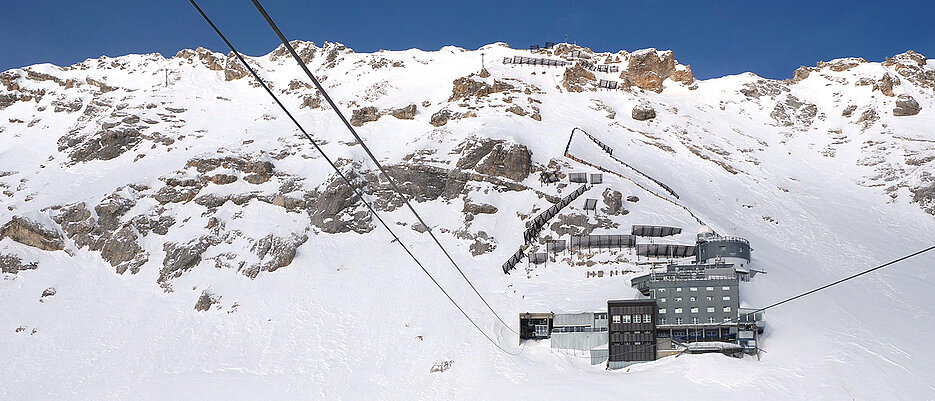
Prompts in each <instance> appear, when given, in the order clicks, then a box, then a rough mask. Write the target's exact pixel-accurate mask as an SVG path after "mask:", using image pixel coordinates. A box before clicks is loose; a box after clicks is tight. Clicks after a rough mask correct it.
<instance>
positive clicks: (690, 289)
mask: <svg viewBox="0 0 935 401" xmlns="http://www.w3.org/2000/svg"><path fill="white" fill-rule="evenodd" d="M688 290H689V291H698V287H691V288H689V289H688Z"/></svg>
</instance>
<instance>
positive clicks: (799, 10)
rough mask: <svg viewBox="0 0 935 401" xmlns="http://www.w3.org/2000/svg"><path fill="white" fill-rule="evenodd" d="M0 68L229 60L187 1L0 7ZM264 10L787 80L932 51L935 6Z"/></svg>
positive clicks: (346, 27)
mask: <svg viewBox="0 0 935 401" xmlns="http://www.w3.org/2000/svg"><path fill="white" fill-rule="evenodd" d="M4 3H6V4H3V7H2V9H3V11H4V13H3V14H4V17H3V18H2V21H3V22H2V23H0V38H2V39H0V70H7V69H9V68H16V67H21V66H25V65H30V64H35V63H42V62H51V63H54V64H59V65H68V64H72V63H75V62H79V61H81V60H84V59H87V58H96V57H98V56H100V55H107V56H119V55H123V54H127V53H150V52H159V53H162V54H163V55H166V56H170V57H171V56H172V55H174V54H175V53H176V52H177V51H178V50H179V49H182V48H194V47H197V46H205V47H208V48H210V49H213V50H216V51H222V52H226V48H224V45H223V43H222V42H221V41H220V40H219V39H217V37H216V36H215V35H214V33H213V32H211V31H210V29H209V28H208V26H207V25H206V24H205V23H204V22H203V21H202V20H201V18H200V17H199V16H198V15H197V14H196V12H195V11H194V9H193V8H192V7H191V5H189V3H188V1H187V0H172V1H114V0H97V1H80V2H79V1H72V0H59V1H48V0H35V1H17V2H12V1H6V2H4ZM199 4H200V5H201V7H202V8H203V9H205V11H206V12H207V13H208V15H209V16H211V17H212V19H214V20H215V23H217V24H218V25H219V27H220V28H221V29H222V30H223V31H224V32H225V33H226V34H227V35H228V36H229V37H230V38H231V40H232V41H233V42H234V44H235V45H236V46H238V48H240V49H241V51H243V52H245V53H247V54H251V55H259V54H265V53H267V52H269V51H270V50H272V49H273V48H275V46H276V45H277V43H278V41H277V39H276V37H275V36H274V35H273V34H272V32H271V31H270V30H269V28H268V27H267V26H266V25H265V23H264V22H263V21H262V19H261V18H260V16H259V14H258V13H257V12H256V10H255V9H254V8H253V6H252V5H251V4H250V2H249V0H202V1H200V2H199ZM263 4H264V6H265V7H266V9H267V10H268V11H269V13H270V14H271V15H272V17H273V18H275V19H276V21H277V23H278V24H279V26H280V28H281V29H282V30H283V32H284V33H285V34H286V36H288V37H289V38H290V39H304V40H311V41H314V42H316V43H318V44H321V42H322V41H325V40H329V41H338V42H342V43H344V44H346V45H347V46H349V47H351V48H353V49H355V50H356V51H361V52H370V51H374V50H379V49H392V50H397V49H408V48H412V47H417V48H421V49H428V50H434V49H438V48H440V47H442V46H445V45H457V46H461V47H465V48H477V47H480V46H482V45H484V44H487V43H492V42H497V41H503V42H507V43H509V44H510V45H511V46H513V47H528V46H529V45H530V44H533V43H543V42H545V41H553V42H560V41H563V40H564V38H565V35H568V41H569V42H577V43H578V44H581V45H584V46H587V47H590V48H591V49H593V50H596V51H616V50H620V49H624V50H636V49H641V48H646V47H655V48H658V49H672V50H674V51H675V56H676V59H678V60H679V62H681V63H683V64H691V66H692V69H693V70H694V72H695V76H696V77H698V78H710V77H719V76H723V75H728V74H738V73H741V72H745V71H752V72H754V73H756V74H758V75H761V76H764V77H768V78H788V77H790V76H791V75H792V71H793V70H795V68H796V67H798V66H799V65H814V64H815V62H817V61H819V60H830V59H833V58H837V57H847V56H858V57H864V58H866V59H867V60H871V61H878V60H883V59H884V58H885V57H886V56H892V55H894V54H897V53H901V52H903V51H905V50H907V49H913V50H915V51H917V52H920V53H922V54H924V55H927V56H929V57H935V1H906V2H867V1H851V2H845V1H841V2H827V1H818V0H816V1H775V2H766V1H749V2H744V1H694V2H679V1H674V0H671V1H625V2H614V1H585V2H558V1H546V0H542V1H530V2H525V1H513V2H511V1H489V2H488V1H463V2H461V1H456V2H441V1H410V2H405V1H403V2H366V1H331V2H312V1H282V0H265V1H263Z"/></svg>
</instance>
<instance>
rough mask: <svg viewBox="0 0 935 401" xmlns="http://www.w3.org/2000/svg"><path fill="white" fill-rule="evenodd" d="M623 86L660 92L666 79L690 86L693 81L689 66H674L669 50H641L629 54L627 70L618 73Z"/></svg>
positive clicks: (672, 54) (672, 55) (673, 57)
mask: <svg viewBox="0 0 935 401" xmlns="http://www.w3.org/2000/svg"><path fill="white" fill-rule="evenodd" d="M620 78H621V79H623V81H624V86H636V87H638V88H640V89H643V90H650V91H653V92H657V93H659V92H662V82H663V81H665V80H666V79H672V80H673V81H676V82H680V83H682V84H685V85H691V84H692V83H693V82H694V81H695V79H694V77H693V76H692V73H691V66H687V65H681V64H678V65H677V64H676V62H675V56H674V53H672V51H671V50H666V51H663V52H660V51H657V50H656V49H643V50H639V51H635V52H633V53H630V55H629V61H628V62H627V69H626V70H624V71H623V72H621V73H620Z"/></svg>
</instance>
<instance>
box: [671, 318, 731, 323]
mask: <svg viewBox="0 0 935 401" xmlns="http://www.w3.org/2000/svg"><path fill="white" fill-rule="evenodd" d="M724 321H725V322H729V321H730V317H729V316H724ZM682 322H683V320H682V318H680V317H677V318H675V324H682ZM699 323H700V322H699V320H698V318H697V317H693V318H692V320H691V324H699ZM708 323H714V318H713V317H709V318H708ZM659 324H666V318H664V317H661V318H659Z"/></svg>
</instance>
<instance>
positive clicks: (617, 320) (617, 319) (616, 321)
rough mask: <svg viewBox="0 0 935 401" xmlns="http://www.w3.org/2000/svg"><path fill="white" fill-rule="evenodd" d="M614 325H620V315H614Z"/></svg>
mask: <svg viewBox="0 0 935 401" xmlns="http://www.w3.org/2000/svg"><path fill="white" fill-rule="evenodd" d="M614 323H620V315H614Z"/></svg>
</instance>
